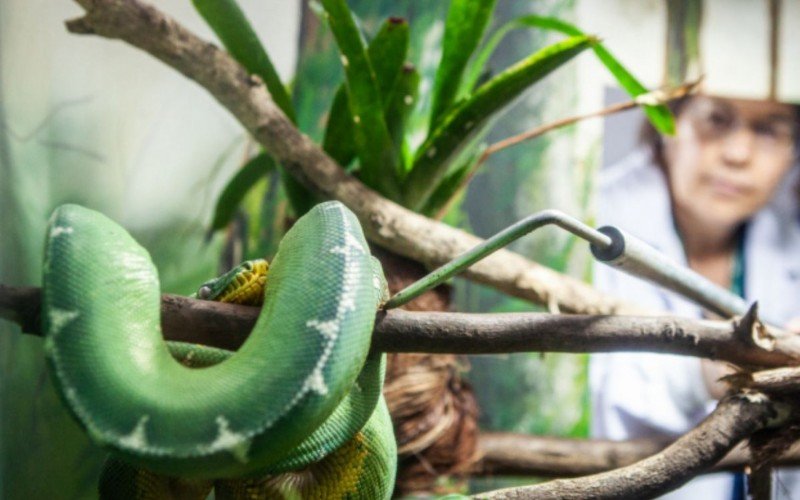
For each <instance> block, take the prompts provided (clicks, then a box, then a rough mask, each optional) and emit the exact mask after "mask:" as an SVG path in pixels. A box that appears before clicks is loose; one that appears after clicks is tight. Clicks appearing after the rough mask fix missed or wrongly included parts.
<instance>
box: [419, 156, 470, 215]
mask: <svg viewBox="0 0 800 500" xmlns="http://www.w3.org/2000/svg"><path fill="white" fill-rule="evenodd" d="M482 152H483V148H478V149H476V150H475V151H473V152H472V153H471V154H470V155H469V157H468V158H467V159H466V160H465V161H464V162H463V163H462V164H461V165H460V166H458V167H456V168H455V169H453V170H451V171H450V172H448V174H447V175H446V176H445V178H444V179H442V182H440V183H439V185H438V186H437V187H436V190H435V191H434V192H433V194H431V196H430V198H428V200H427V201H426V202H425V206H424V207H423V208H422V213H423V214H424V215H427V216H428V217H434V218H437V216H438V215H440V214H439V212H441V211H442V209H444V208H445V207H447V204H448V203H450V200H451V199H452V198H453V197H454V196H456V195H457V194H458V192H459V190H460V189H461V187H462V185H463V184H464V182H465V179H466V178H467V177H468V176H469V175H470V174H472V172H473V170H474V169H475V168H476V166H477V165H476V162H477V160H478V157H479V156H480V154H481V153H482Z"/></svg>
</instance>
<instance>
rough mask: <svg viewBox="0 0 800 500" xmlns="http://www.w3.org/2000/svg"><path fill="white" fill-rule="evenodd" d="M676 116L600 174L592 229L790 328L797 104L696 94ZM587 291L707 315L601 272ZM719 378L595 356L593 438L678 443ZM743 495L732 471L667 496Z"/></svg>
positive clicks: (798, 237)
mask: <svg viewBox="0 0 800 500" xmlns="http://www.w3.org/2000/svg"><path fill="white" fill-rule="evenodd" d="M675 113H676V119H677V122H676V126H677V134H676V135H675V136H674V137H667V138H661V137H659V136H657V135H656V134H655V133H651V134H649V139H650V140H649V141H648V142H649V144H647V146H649V147H645V148H642V149H640V150H638V151H636V152H634V153H633V154H631V155H630V156H629V157H627V158H626V159H625V160H623V161H622V162H621V163H619V164H617V165H614V166H612V167H609V168H608V169H606V170H605V171H604V172H603V175H602V178H601V185H600V193H599V199H598V222H599V223H600V224H612V225H615V226H619V227H620V228H622V229H624V230H626V231H628V232H630V233H631V234H634V235H636V236H638V237H639V238H641V239H642V240H644V241H646V242H647V243H649V244H650V245H652V246H653V247H655V248H657V249H658V250H660V251H661V252H663V253H665V254H666V255H668V256H669V257H671V258H672V259H673V260H676V261H678V262H680V263H682V264H683V265H686V266H688V267H690V268H691V269H693V270H695V271H696V272H698V273H699V274H702V275H703V276H705V277H706V278H708V279H710V280H711V281H713V282H714V283H716V284H718V285H720V286H722V287H725V288H728V289H730V290H731V291H733V292H734V293H737V294H739V295H741V296H742V297H744V298H745V299H746V300H747V301H748V302H752V301H755V300H758V301H759V306H760V311H761V313H762V315H763V316H764V317H768V318H770V319H772V320H773V321H780V322H782V323H784V324H785V325H789V324H790V323H791V322H792V320H793V319H795V318H797V317H800V219H798V215H799V214H800V211H799V210H798V208H799V207H800V204H798V200H797V192H796V188H797V180H798V177H799V176H798V168H797V167H794V168H793V165H794V164H795V163H796V159H797V152H798V146H797V142H798V118H799V117H798V111H797V108H796V107H794V106H791V105H786V104H782V103H778V102H762V101H747V100H737V99H724V98H718V97H711V96H702V95H701V96H695V97H690V98H687V99H685V100H684V101H682V102H680V103H678V105H677V106H676V108H675ZM595 283H596V286H597V287H598V288H600V289H601V290H604V291H607V292H609V293H611V294H612V295H615V296H618V297H620V298H622V299H626V300H628V301H630V302H632V303H636V304H639V305H641V306H643V307H647V308H652V309H656V310H662V311H668V312H670V313H672V314H676V315H680V316H690V317H702V316H703V311H702V310H701V308H700V307H698V306H697V305H695V304H693V303H691V302H689V301H687V300H685V299H683V298H682V297H680V296H678V295H677V294H674V293H672V292H669V291H667V290H664V289H662V288H659V287H657V286H655V285H651V284H649V283H646V282H644V281H642V280H639V279H637V278H634V277H631V276H628V275H625V274H623V273H620V272H619V271H616V270H614V269H612V268H609V267H606V266H597V267H596V271H595ZM795 324H796V323H795ZM726 370H727V368H726V367H725V365H723V364H721V363H714V362H711V361H708V360H700V359H698V358H692V357H683V356H676V355H666V354H650V353H614V354H604V355H595V356H592V359H591V363H590V387H591V393H592V410H593V417H592V433H593V435H594V436H595V437H602V438H609V439H632V438H640V437H666V438H677V437H679V436H680V435H682V434H684V433H685V432H686V431H688V430H690V429H691V428H693V427H695V426H696V425H697V424H698V423H699V422H700V421H701V420H702V419H703V418H705V416H706V415H708V413H709V412H710V411H711V410H713V408H714V407H715V405H716V402H717V401H716V400H717V399H718V398H720V397H721V396H722V395H724V392H725V387H724V386H723V385H722V384H721V383H720V382H718V379H719V377H720V376H722V375H724V374H726ZM794 479H795V477H794V474H789V473H787V472H783V473H782V474H781V476H780V477H778V478H777V480H776V481H775V484H776V486H775V489H776V492H777V494H778V495H779V496H785V497H787V498H788V494H787V493H786V492H787V491H788V490H791V489H792V483H793V482H794V481H793V480H794ZM797 485H798V487H800V481H798V482H797ZM798 491H800V490H798ZM782 493H784V495H781V494H782ZM741 494H742V487H741V485H740V484H738V482H737V480H735V478H734V475H732V474H723V473H720V474H709V475H705V476H701V477H699V478H697V479H695V480H693V481H691V482H690V483H689V484H687V485H686V486H684V487H683V488H681V489H679V490H677V491H675V492H672V493H671V494H669V495H667V496H666V497H665V498H702V499H703V500H712V499H725V500H728V499H731V498H737V497H738V498H741V496H740V495H741ZM797 494H800V493H797Z"/></svg>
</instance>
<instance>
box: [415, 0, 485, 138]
mask: <svg viewBox="0 0 800 500" xmlns="http://www.w3.org/2000/svg"><path fill="white" fill-rule="evenodd" d="M494 4H495V0H451V2H450V9H449V10H448V11H447V20H446V21H445V28H444V41H443V42H442V61H441V63H439V68H438V70H437V71H436V79H435V80H434V84H433V96H432V99H433V101H432V106H431V121H430V128H431V130H433V129H434V128H436V126H437V125H438V124H439V120H440V119H441V118H443V117H444V116H445V115H446V114H447V112H448V111H449V109H450V106H451V105H452V104H453V102H454V101H455V98H456V94H457V92H458V88H459V85H460V82H461V75H462V74H463V73H464V68H465V67H466V65H467V61H469V58H470V56H472V53H473V52H474V51H475V48H476V47H477V46H478V44H479V43H480V41H481V38H482V37H483V32H484V31H485V30H486V26H487V25H488V24H489V20H490V19H491V17H492V11H493V10H494Z"/></svg>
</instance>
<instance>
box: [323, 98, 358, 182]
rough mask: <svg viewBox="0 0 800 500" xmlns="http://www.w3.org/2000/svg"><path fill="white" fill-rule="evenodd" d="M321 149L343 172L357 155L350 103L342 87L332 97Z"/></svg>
mask: <svg viewBox="0 0 800 500" xmlns="http://www.w3.org/2000/svg"><path fill="white" fill-rule="evenodd" d="M322 149H324V150H325V152H326V153H328V156H330V157H331V158H333V159H334V160H336V163H338V164H339V165H341V166H342V168H344V169H345V170H347V167H348V166H349V165H350V163H351V162H352V161H353V159H354V158H355V157H356V155H357V154H358V152H357V150H356V139H355V130H353V115H351V114H350V103H349V102H348V100H347V89H346V88H345V87H344V85H342V86H341V87H339V88H338V89H337V90H336V95H335V96H334V97H333V103H332V104H331V110H330V112H328V125H327V127H325V138H324V139H323V141H322Z"/></svg>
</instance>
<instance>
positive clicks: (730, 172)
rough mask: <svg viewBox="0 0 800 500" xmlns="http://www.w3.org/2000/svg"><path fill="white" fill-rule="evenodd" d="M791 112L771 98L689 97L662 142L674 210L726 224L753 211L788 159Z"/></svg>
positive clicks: (792, 132) (739, 220)
mask: <svg viewBox="0 0 800 500" xmlns="http://www.w3.org/2000/svg"><path fill="white" fill-rule="evenodd" d="M794 113H795V110H794V108H793V107H792V106H789V105H786V104H780V103H775V102H763V101H746V100H737V99H720V98H714V97H708V96H697V97H693V98H692V99H691V100H690V101H689V102H688V103H687V104H686V105H685V107H684V108H683V110H682V111H681V113H680V115H679V116H678V119H677V134H676V135H675V137H670V138H667V139H666V141H665V148H664V157H665V161H666V164H667V172H668V177H669V184H670V190H671V192H672V198H673V203H674V204H675V209H676V210H680V211H682V212H683V213H684V214H686V215H689V216H690V218H691V219H692V220H695V221H697V222H699V223H702V224H714V225H715V226H718V225H724V226H723V227H729V228H730V229H733V228H735V227H736V226H738V225H739V224H741V223H742V222H744V221H745V220H746V219H748V218H749V217H750V216H752V215H753V214H754V213H755V212H757V211H758V210H759V209H760V208H761V207H763V206H764V205H765V204H766V203H767V202H768V201H769V200H770V198H771V197H772V195H773V194H774V192H775V190H776V188H777V187H778V185H779V184H780V182H781V180H782V179H783V177H784V175H785V174H786V173H787V172H788V170H789V168H790V167H791V165H792V164H793V162H794V158H795V146H794V141H795V136H796V130H795V127H796V119H795V115H794Z"/></svg>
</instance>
